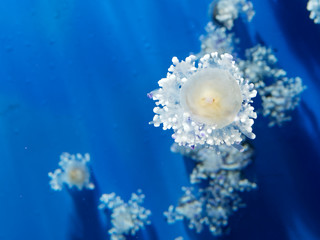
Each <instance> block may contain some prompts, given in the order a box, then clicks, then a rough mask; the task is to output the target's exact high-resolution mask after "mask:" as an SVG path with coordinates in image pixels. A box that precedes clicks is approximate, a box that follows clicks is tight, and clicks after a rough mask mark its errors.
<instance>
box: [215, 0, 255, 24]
mask: <svg viewBox="0 0 320 240" xmlns="http://www.w3.org/2000/svg"><path fill="white" fill-rule="evenodd" d="M241 14H242V15H246V17H247V19H248V21H249V22H250V21H251V19H252V18H253V16H254V14H255V12H254V10H253V5H252V2H251V1H247V0H216V1H214V2H213V19H214V20H215V21H216V22H217V23H219V24H221V25H222V26H224V27H226V28H227V29H228V30H230V29H231V28H232V27H233V25H234V21H235V20H236V19H237V18H238V17H239V15H241Z"/></svg>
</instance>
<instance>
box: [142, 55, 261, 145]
mask: <svg viewBox="0 0 320 240" xmlns="http://www.w3.org/2000/svg"><path fill="white" fill-rule="evenodd" d="M172 62H173V65H171V66H170V68H169V72H168V74H167V77H166V78H163V79H161V80H160V81H159V82H158V83H159V86H160V88H159V89H157V90H154V91H152V92H151V93H149V94H148V96H149V97H150V98H152V99H153V100H155V101H156V105H157V107H155V108H154V112H155V116H154V118H153V121H152V122H150V124H154V126H155V127H158V126H160V124H163V129H164V130H166V129H170V128H172V129H173V130H174V134H173V135H172V137H173V139H174V140H175V142H176V143H178V144H179V145H182V146H189V147H191V148H194V147H196V146H197V145H204V144H205V145H207V146H214V145H220V144H226V145H233V144H239V143H240V142H241V141H242V138H241V137H242V134H244V135H246V136H247V137H249V138H251V139H253V138H255V135H254V134H253V133H252V125H253V123H254V121H253V119H254V118H256V117H257V115H256V113H255V112H254V108H253V107H252V106H251V103H252V100H251V99H252V98H253V97H255V96H256V94H257V92H256V90H253V87H254V85H253V84H249V83H248V81H246V80H244V79H243V78H242V77H241V76H240V72H239V70H238V67H237V66H236V65H235V62H234V61H233V57H232V56H231V55H230V54H227V53H226V54H222V55H219V54H218V53H217V52H215V53H211V54H206V55H205V56H204V57H202V58H200V60H199V62H198V63H197V66H196V57H195V56H190V57H187V58H186V59H185V61H181V62H180V61H179V60H178V59H177V58H176V57H174V58H173V59H172Z"/></svg>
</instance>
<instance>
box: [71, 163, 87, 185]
mask: <svg viewBox="0 0 320 240" xmlns="http://www.w3.org/2000/svg"><path fill="white" fill-rule="evenodd" d="M87 172H88V169H86V168H84V167H83V166H72V167H71V168H70V169H68V170H67V171H66V176H67V182H68V183H69V184H70V185H77V186H80V185H82V184H83V183H84V182H85V181H87V179H88V177H89V176H88V174H87Z"/></svg>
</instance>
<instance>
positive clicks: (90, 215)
mask: <svg viewBox="0 0 320 240" xmlns="http://www.w3.org/2000/svg"><path fill="white" fill-rule="evenodd" d="M91 179H92V181H93V183H94V185H95V188H94V189H93V190H88V189H83V190H81V191H79V190H76V189H68V192H69V194H70V196H71V197H72V200H73V204H74V208H75V211H74V214H73V215H72V216H71V217H70V218H71V219H70V233H69V239H71V240H93V239H94V240H105V239H107V231H106V230H105V228H104V227H103V225H102V222H101V218H100V213H99V210H98V205H99V197H100V191H99V187H98V184H97V181H96V179H95V177H94V175H93V174H91Z"/></svg>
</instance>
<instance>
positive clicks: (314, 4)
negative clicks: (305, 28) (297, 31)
mask: <svg viewBox="0 0 320 240" xmlns="http://www.w3.org/2000/svg"><path fill="white" fill-rule="evenodd" d="M307 9H308V10H309V11H310V16H309V17H310V19H312V20H313V21H314V23H317V24H320V1H319V0H309V2H308V4H307Z"/></svg>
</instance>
